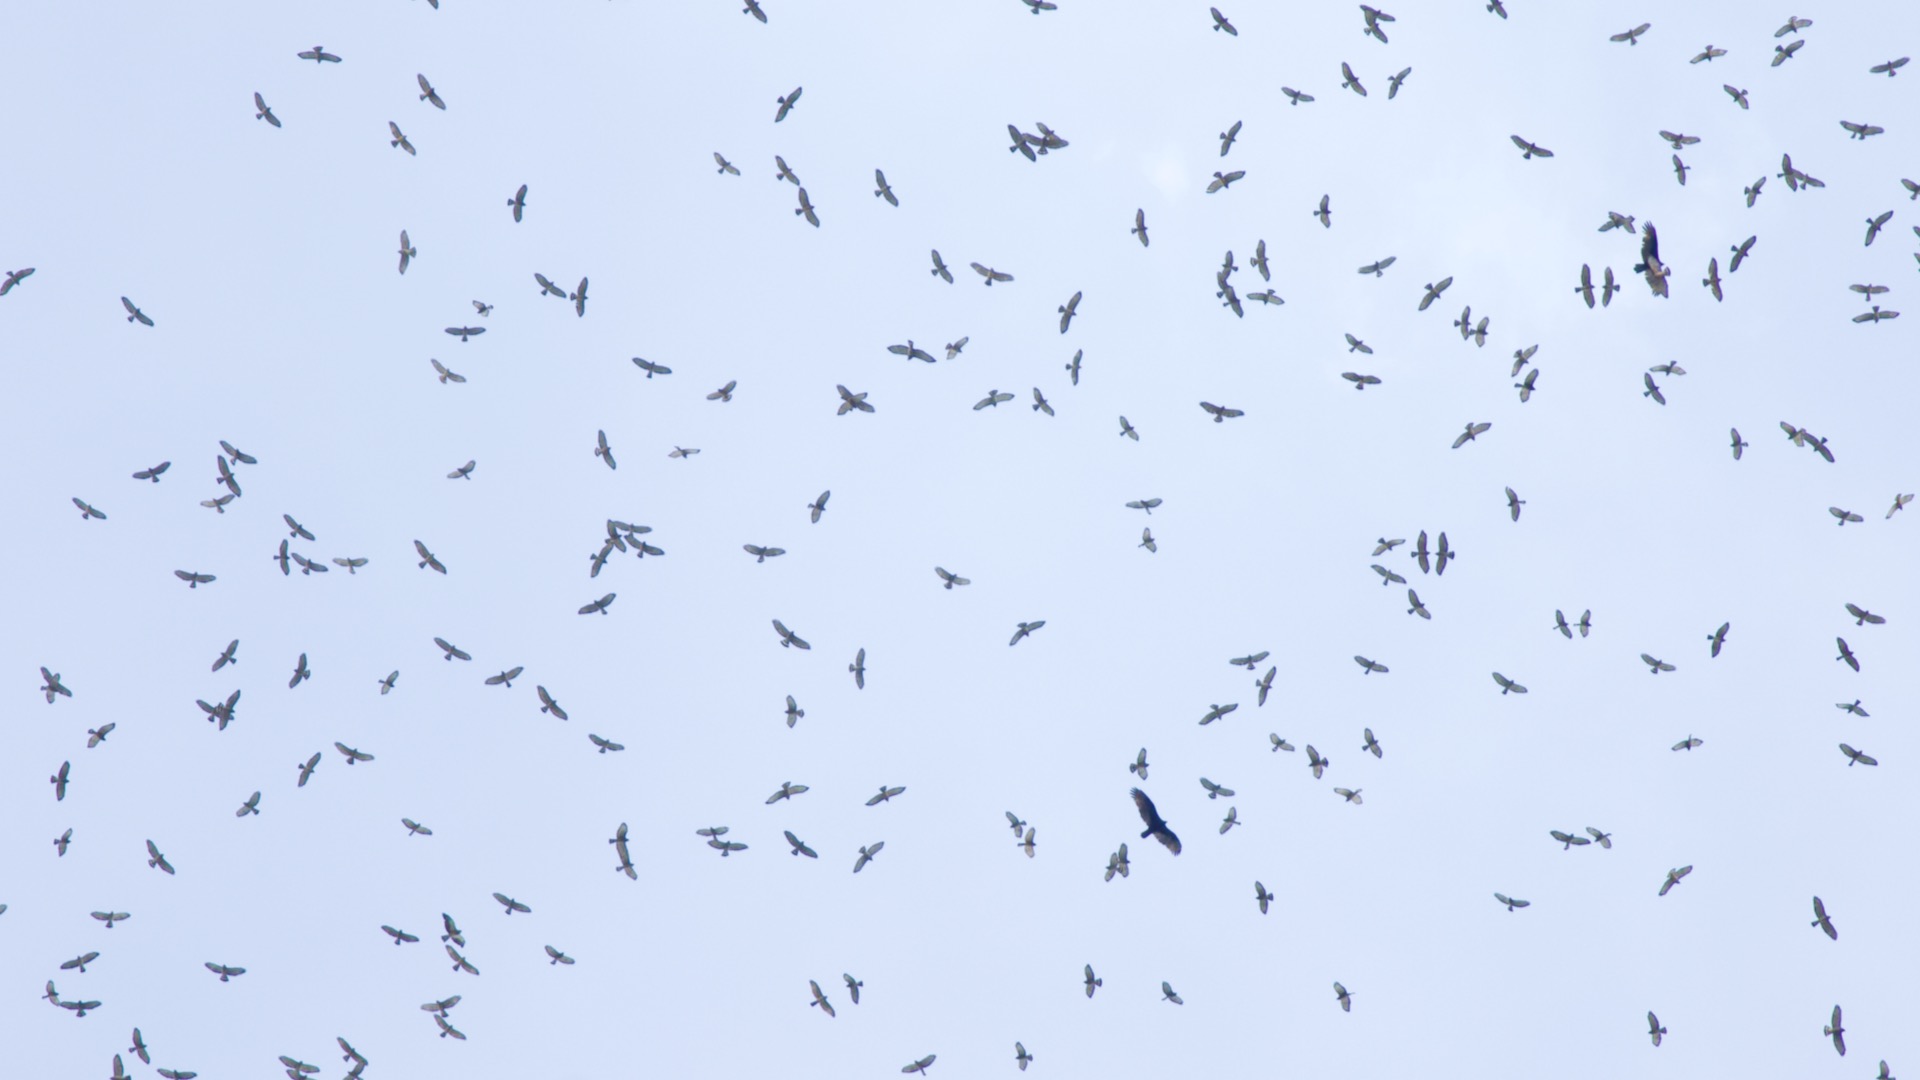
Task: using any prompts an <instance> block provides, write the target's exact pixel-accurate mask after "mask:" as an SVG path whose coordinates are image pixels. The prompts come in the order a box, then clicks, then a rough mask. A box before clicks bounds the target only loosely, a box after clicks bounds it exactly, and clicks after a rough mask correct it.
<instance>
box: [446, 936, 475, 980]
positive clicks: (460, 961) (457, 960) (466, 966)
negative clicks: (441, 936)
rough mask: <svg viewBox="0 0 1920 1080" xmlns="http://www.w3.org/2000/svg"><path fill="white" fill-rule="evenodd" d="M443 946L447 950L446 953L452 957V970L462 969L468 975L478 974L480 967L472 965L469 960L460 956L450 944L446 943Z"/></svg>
mask: <svg viewBox="0 0 1920 1080" xmlns="http://www.w3.org/2000/svg"><path fill="white" fill-rule="evenodd" d="M463 944H464V943H463ZM445 948H446V950H447V955H448V956H449V957H451V958H452V959H453V970H455V971H464V972H466V973H467V974H469V975H478V974H480V969H479V968H477V967H474V966H473V964H472V963H471V962H469V961H468V960H467V958H466V957H464V956H461V955H460V954H459V953H458V952H456V951H455V950H454V947H453V946H452V945H447V946H445Z"/></svg>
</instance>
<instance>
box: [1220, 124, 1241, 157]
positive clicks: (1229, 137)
mask: <svg viewBox="0 0 1920 1080" xmlns="http://www.w3.org/2000/svg"><path fill="white" fill-rule="evenodd" d="M1240 123H1241V122H1240V121H1238V120H1235V121H1234V122H1233V126H1232V127H1230V128H1228V129H1227V130H1225V131H1223V132H1221V133H1220V156H1221V157H1226V156H1227V151H1228V150H1231V149H1233V141H1234V140H1235V139H1237V138H1239V137H1240Z"/></svg>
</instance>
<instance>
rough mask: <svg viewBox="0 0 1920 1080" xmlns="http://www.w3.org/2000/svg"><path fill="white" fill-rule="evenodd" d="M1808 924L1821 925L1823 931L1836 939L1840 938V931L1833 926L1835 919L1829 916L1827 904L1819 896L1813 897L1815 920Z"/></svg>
mask: <svg viewBox="0 0 1920 1080" xmlns="http://www.w3.org/2000/svg"><path fill="white" fill-rule="evenodd" d="M1807 925H1809V926H1817V927H1819V928H1820V930H1821V932H1822V933H1824V934H1826V935H1827V937H1829V938H1831V939H1832V940H1834V941H1839V940H1840V931H1838V930H1835V929H1834V928H1833V920H1832V919H1830V918H1828V917H1827V905H1825V904H1823V903H1821V902H1820V898H1819V897H1817V896H1816V897H1814V898H1813V921H1812V922H1811V923H1808V924H1807Z"/></svg>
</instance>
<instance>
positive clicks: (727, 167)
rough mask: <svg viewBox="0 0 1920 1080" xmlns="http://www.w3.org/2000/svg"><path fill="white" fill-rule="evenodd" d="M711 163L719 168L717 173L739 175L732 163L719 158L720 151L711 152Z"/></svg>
mask: <svg viewBox="0 0 1920 1080" xmlns="http://www.w3.org/2000/svg"><path fill="white" fill-rule="evenodd" d="M713 163H714V164H716V165H718V166H720V168H719V169H718V170H717V173H732V174H733V175H734V176H739V175H740V170H739V169H736V168H734V167H733V162H731V161H728V160H727V159H726V158H723V157H721V156H720V151H718V150H715V151H714V152H713Z"/></svg>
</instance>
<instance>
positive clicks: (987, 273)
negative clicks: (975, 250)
mask: <svg viewBox="0 0 1920 1080" xmlns="http://www.w3.org/2000/svg"><path fill="white" fill-rule="evenodd" d="M970 265H971V266H972V267H973V272H974V273H976V274H979V275H980V276H981V278H983V279H984V281H985V284H987V285H988V286H992V285H993V283H994V282H996V281H1012V280H1013V275H1012V274H1008V273H1003V272H1001V271H999V270H995V269H994V268H992V267H990V266H982V265H980V264H979V263H972V264H970Z"/></svg>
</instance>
